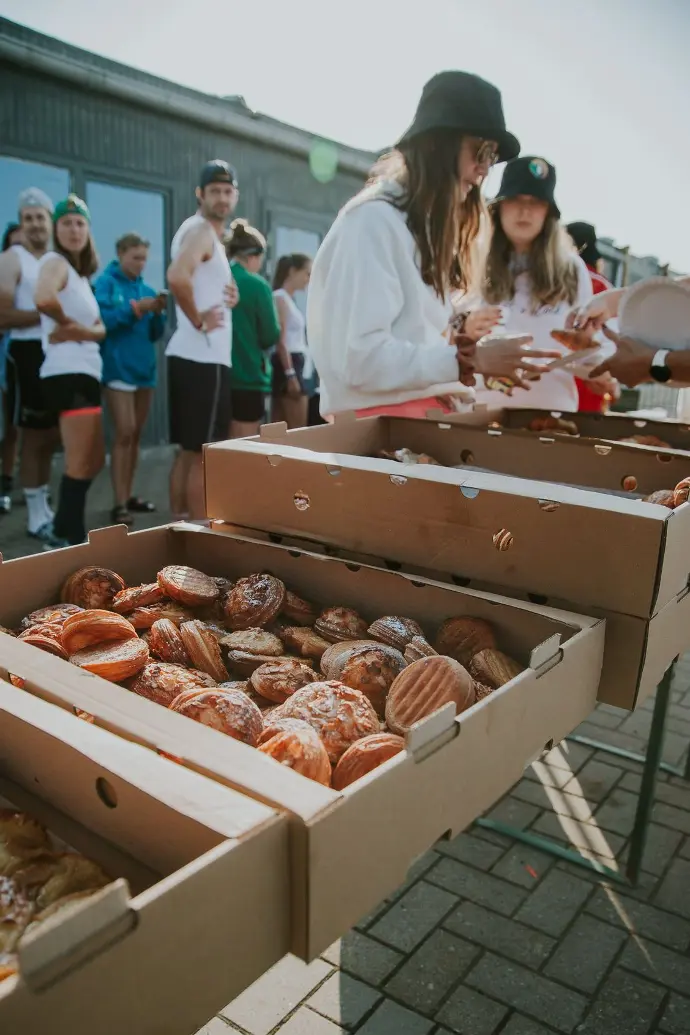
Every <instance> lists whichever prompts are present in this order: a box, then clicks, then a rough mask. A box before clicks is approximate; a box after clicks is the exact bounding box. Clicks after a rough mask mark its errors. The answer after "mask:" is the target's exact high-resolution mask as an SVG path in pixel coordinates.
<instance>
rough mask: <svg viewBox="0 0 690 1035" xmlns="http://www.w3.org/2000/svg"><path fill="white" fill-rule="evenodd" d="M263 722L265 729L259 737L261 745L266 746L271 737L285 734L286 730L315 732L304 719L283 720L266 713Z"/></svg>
mask: <svg viewBox="0 0 690 1035" xmlns="http://www.w3.org/2000/svg"><path fill="white" fill-rule="evenodd" d="M273 711H274V712H275V711H277V709H273ZM263 720H264V728H263V730H262V732H261V736H260V737H259V744H265V743H266V741H267V740H270V739H271V737H275V736H276V735H277V734H278V733H285V732H286V730H302V729H308V730H312V732H314V730H313V728H312V727H311V726H310V725H309V723H308V722H305V721H304V719H281V718H280V716H279V715H278V716H276V715H275V714H271V715H267V714H266V713H265V712H264V715H263Z"/></svg>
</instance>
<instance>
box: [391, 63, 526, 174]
mask: <svg viewBox="0 0 690 1035" xmlns="http://www.w3.org/2000/svg"><path fill="white" fill-rule="evenodd" d="M430 129H457V130H459V131H460V132H461V133H465V134H466V135H467V136H472V137H482V138H483V139H484V140H495V141H496V143H497V144H498V159H499V161H501V162H507V161H509V160H510V159H511V158H516V157H517V155H519V154H520V142H519V141H518V139H517V138H516V137H514V136H513V134H512V133H509V132H508V130H507V129H506V122H505V118H504V116H503V104H502V102H501V93H500V91H499V90H498V89H497V88H496V87H495V86H493V85H492V84H491V83H487V82H486V80H485V79H480V77H479V76H478V75H472V74H471V73H470V72H439V73H438V75H435V76H434V77H433V79H430V80H429V82H428V83H427V84H426V86H425V87H424V89H423V90H422V96H421V98H420V100H419V104H418V105H417V113H416V115H415V117H414V121H413V122H412V125H411V126H410V128H409V129H408V130H407V131H406V132H405V133H403V135H402V136H401V138H400V140H399V141H398V146H400V144H405V143H407V142H408V141H410V140H413V139H414V138H415V137H417V136H419V134H420V133H426V132H427V131H428V130H430Z"/></svg>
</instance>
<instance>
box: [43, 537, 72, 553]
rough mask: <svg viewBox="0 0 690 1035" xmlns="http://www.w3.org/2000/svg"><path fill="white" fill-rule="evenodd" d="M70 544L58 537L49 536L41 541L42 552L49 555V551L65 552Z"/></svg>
mask: <svg viewBox="0 0 690 1035" xmlns="http://www.w3.org/2000/svg"><path fill="white" fill-rule="evenodd" d="M68 546H71V543H69V542H68V541H67V539H60V537H59V536H56V535H51V536H49V537H48V538H47V539H44V540H43V552H44V553H49V552H50V550H65V549H66V548H67V547H68Z"/></svg>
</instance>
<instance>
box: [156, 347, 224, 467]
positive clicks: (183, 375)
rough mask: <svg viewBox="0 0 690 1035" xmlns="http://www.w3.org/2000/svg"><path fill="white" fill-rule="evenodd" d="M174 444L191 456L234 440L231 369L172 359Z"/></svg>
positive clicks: (170, 390)
mask: <svg viewBox="0 0 690 1035" xmlns="http://www.w3.org/2000/svg"><path fill="white" fill-rule="evenodd" d="M168 402H169V408H170V441H171V442H172V443H173V444H174V445H177V446H181V447H182V449H185V450H187V451H189V452H190V453H200V452H201V450H202V448H203V446H204V444H205V443H206V442H222V441H223V439H226V438H229V436H230V420H231V416H232V401H231V388H230V367H226V366H223V365H222V364H217V363H195V362H194V360H192V359H182V358H181V357H180V356H169V357H168Z"/></svg>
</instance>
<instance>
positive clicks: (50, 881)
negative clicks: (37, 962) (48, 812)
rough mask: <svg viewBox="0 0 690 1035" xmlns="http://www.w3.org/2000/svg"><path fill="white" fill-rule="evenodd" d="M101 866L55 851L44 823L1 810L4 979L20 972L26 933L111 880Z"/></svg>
mask: <svg viewBox="0 0 690 1035" xmlns="http://www.w3.org/2000/svg"><path fill="white" fill-rule="evenodd" d="M110 879H111V878H110V877H108V876H107V875H106V874H105V873H104V872H103V870H102V869H101V868H100V866H98V865H96V863H93V862H91V861H90V860H89V859H86V858H84V856H83V855H78V854H77V853H76V852H62V851H56V850H55V848H54V846H53V842H52V841H51V839H50V835H49V834H48V831H47V830H46V829H45V827H43V826H41V824H40V823H37V822H36V820H34V819H32V818H31V817H30V816H27V815H26V814H25V813H22V812H14V811H13V810H12V809H6V808H0V981H3V980H5V978H8V977H10V976H11V975H12V974H15V973H16V972H17V951H18V949H19V945H20V942H21V939H22V937H23V935H24V933H25V932H26V931H28V930H33V928H34V927H35V926H37V925H38V924H41V923H43V922H44V921H45V920H48V919H49V917H52V916H55V914H56V913H61V912H63V911H64V912H67V911H68V910H69V909H71V908H74V906H75V904H76V903H78V902H81V901H82V900H83V899H85V898H88V897H89V895H93V894H94V893H95V892H96V891H98V890H100V888H103V887H105V885H106V884H109V883H110Z"/></svg>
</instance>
